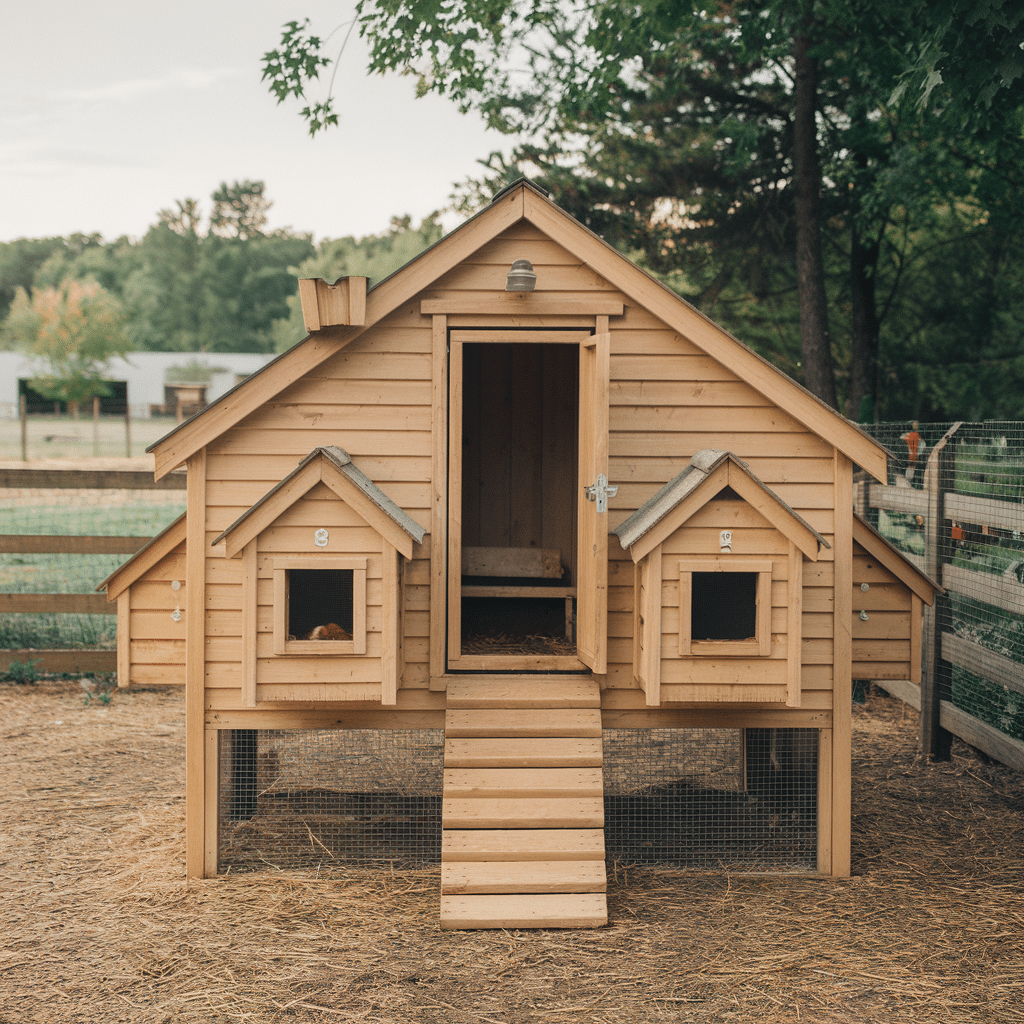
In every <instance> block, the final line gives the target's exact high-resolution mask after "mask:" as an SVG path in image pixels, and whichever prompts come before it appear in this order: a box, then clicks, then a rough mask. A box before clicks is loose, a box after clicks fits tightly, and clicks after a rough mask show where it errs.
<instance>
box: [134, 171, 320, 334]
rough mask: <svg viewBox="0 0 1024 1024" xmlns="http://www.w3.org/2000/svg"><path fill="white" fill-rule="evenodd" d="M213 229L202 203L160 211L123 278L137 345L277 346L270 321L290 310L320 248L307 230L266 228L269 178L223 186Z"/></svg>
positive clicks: (216, 196)
mask: <svg viewBox="0 0 1024 1024" xmlns="http://www.w3.org/2000/svg"><path fill="white" fill-rule="evenodd" d="M211 198H212V209H211V213H210V219H209V225H208V229H207V230H206V231H204V230H203V216H202V212H201V210H200V206H199V203H198V201H197V200H195V199H191V198H189V199H183V200H179V201H178V202H177V203H176V204H175V206H174V207H173V208H170V209H165V210H161V211H160V214H159V219H158V222H157V223H156V224H154V225H153V227H151V228H150V229H149V231H148V232H147V233H146V235H145V237H144V238H143V239H142V242H141V243H140V245H139V247H138V248H139V251H140V255H141V259H140V261H139V266H138V268H137V269H136V270H135V271H134V272H133V273H132V275H131V277H130V278H129V280H128V281H127V282H126V284H125V289H124V295H125V304H126V307H127V311H128V317H129V323H128V332H129V337H130V338H131V341H132V343H133V344H134V346H135V347H137V348H142V349H151V350H158V351H176V352H269V351H272V350H273V339H272V337H271V326H272V324H273V322H274V321H275V320H277V319H280V318H281V317H284V316H287V315H288V301H287V300H288V298H289V296H292V295H294V294H295V292H296V289H297V287H298V285H297V281H296V278H295V275H294V272H293V270H292V269H291V268H293V267H295V266H296V265H297V264H298V263H300V262H301V261H302V260H304V259H307V258H308V257H309V256H310V255H312V253H313V251H314V250H313V244H312V240H311V238H310V237H309V236H308V235H302V234H296V233H294V232H292V231H290V230H277V231H270V232H268V231H267V230H266V227H267V220H268V217H267V211H268V210H269V208H270V205H271V202H270V200H269V199H268V198H267V197H266V194H265V186H264V184H263V182H261V181H255V182H254V181H244V182H233V183H231V184H228V183H226V182H222V183H221V185H220V186H219V187H218V188H217V190H216V191H215V192H214V193H213V196H212V197H211Z"/></svg>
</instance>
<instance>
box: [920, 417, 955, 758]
mask: <svg viewBox="0 0 1024 1024" xmlns="http://www.w3.org/2000/svg"><path fill="white" fill-rule="evenodd" d="M961 426H963V423H962V422H957V423H954V424H953V426H951V427H950V428H949V430H947V431H946V433H945V434H943V436H942V440H940V441H939V442H938V444H936V445H935V448H934V449H933V451H932V453H931V455H929V456H928V464H927V466H926V467H925V471H924V489H925V491H926V492H927V494H928V516H927V518H926V520H925V554H924V558H925V563H924V564H925V572H927V573H928V575H929V576H931V578H932V579H933V580H935V582H936V583H941V582H942V566H943V564H944V563H946V562H948V561H949V560H950V557H951V556H950V551H951V547H952V538H951V531H950V522H949V520H948V519H947V518H946V494H947V493H948V492H949V491H951V490H953V489H954V486H955V480H954V472H955V469H956V458H955V455H954V451H953V446H952V445H951V444H950V441H951V440H952V438H953V435H954V434H955V433H956V432H957V431H958V430H959V429H960V427H961ZM949 621H950V616H949V597H948V596H947V595H946V594H945V593H938V594H936V595H935V603H934V604H933V605H932V606H931V608H928V609H926V612H925V621H924V630H923V636H924V664H923V666H922V672H921V752H922V753H923V754H924V756H925V757H931V758H934V759H935V760H936V761H948V760H949V755H950V746H951V744H952V742H953V735H952V733H950V732H948V731H947V730H945V729H943V728H942V726H941V724H940V720H939V709H940V706H941V701H942V696H943V693H942V689H943V688H942V683H941V680H942V675H943V670H942V634H943V631H944V630H945V628H946V627H947V626H948V625H949Z"/></svg>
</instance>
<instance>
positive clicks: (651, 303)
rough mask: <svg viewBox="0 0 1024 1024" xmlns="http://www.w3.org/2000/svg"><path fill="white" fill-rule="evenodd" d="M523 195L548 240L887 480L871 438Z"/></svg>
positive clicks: (555, 210)
mask: <svg viewBox="0 0 1024 1024" xmlns="http://www.w3.org/2000/svg"><path fill="white" fill-rule="evenodd" d="M524 197H525V198H524V202H525V216H526V219H527V220H529V221H531V222H532V223H533V224H535V225H536V226H537V227H539V228H540V229H541V230H542V231H544V232H546V233H547V234H548V235H549V236H550V237H551V238H552V240H554V241H556V242H558V243H559V244H560V245H562V246H563V247H565V248H567V249H569V251H570V252H574V253H576V254H577V255H579V256H581V258H583V259H585V260H586V262H587V263H588V264H589V265H590V266H591V267H592V268H593V269H594V270H595V271H596V272H597V273H598V274H600V275H601V276H602V277H604V278H605V279H606V280H607V281H609V283H611V284H614V285H615V286H616V287H617V288H619V289H621V290H622V291H623V292H624V293H625V294H626V295H627V296H629V297H631V298H633V299H635V300H636V301H637V302H638V303H639V304H640V305H642V306H643V307H645V308H646V309H648V310H649V311H650V312H651V313H652V314H654V315H655V316H656V317H658V318H659V319H660V320H662V321H664V322H665V323H666V324H667V325H668V326H670V327H672V328H673V329H674V330H676V331H678V332H679V333H680V334H682V335H683V336H684V337H686V338H688V339H689V340H690V341H692V342H693V343H694V344H695V345H696V346H697V347H698V348H700V349H702V350H703V351H704V352H706V353H707V354H708V355H709V356H711V357H712V358H713V359H715V360H717V361H718V362H720V363H721V364H722V365H723V366H724V367H726V368H727V369H729V370H731V371H732V372H733V373H735V374H736V375H737V376H738V377H739V378H740V379H741V380H744V381H746V382H747V383H748V384H750V386H751V387H753V388H755V389H756V390H757V391H759V392H760V393H761V394H762V395H764V396H765V397H766V398H769V399H770V400H771V401H772V402H774V403H775V404H776V405H778V406H780V407H781V408H782V409H784V410H785V411H786V412H788V413H790V414H791V415H792V416H793V417H794V418H795V419H797V420H799V421H800V422H801V423H802V424H803V425H804V426H805V427H807V428H808V429H809V430H812V431H813V432H814V433H816V434H819V435H820V436H821V437H823V438H825V440H827V441H828V442H829V443H831V444H833V445H835V447H836V448H838V449H839V450H840V451H841V452H842V453H843V454H844V455H848V456H849V457H850V458H851V459H852V460H853V461H854V462H856V463H857V465H859V466H860V467H861V468H862V469H865V470H867V472H869V473H870V474H871V475H872V476H873V477H875V478H876V479H877V480H879V481H881V482H882V483H885V482H886V481H887V480H888V476H887V470H886V459H887V453H886V451H885V449H884V448H883V447H882V446H881V445H880V444H879V443H878V442H877V441H875V439H874V438H872V437H870V436H869V435H868V434H866V433H865V432H864V431H862V430H860V429H859V428H858V427H856V426H855V425H854V424H852V423H850V422H849V421H848V420H847V419H846V418H845V417H844V416H842V415H840V414H839V413H838V412H837V411H836V410H835V409H833V408H831V407H830V406H828V405H826V404H825V403H824V402H822V401H821V399H819V398H818V397H817V396H815V395H812V394H811V392H810V391H808V390H807V389H806V388H803V387H801V386H800V385H799V384H797V383H796V381H793V380H791V379H790V378H789V377H787V376H786V375H785V374H784V373H783V372H782V371H781V370H778V369H777V368H776V367H774V366H772V364H771V363H769V362H768V360H767V359H764V358H763V357H762V356H759V355H758V354H757V353H756V352H754V351H753V350H752V349H750V348H747V346H746V345H744V344H743V342H741V341H740V340H739V339H738V338H734V337H733V336H732V335H731V334H729V333H728V332H727V331H725V330H723V329H722V328H721V327H719V326H718V324H716V323H715V322H714V321H712V320H711V319H709V318H708V317H707V316H705V315H704V314H703V313H701V312H700V311H699V310H697V309H695V308H694V307H693V306H691V305H690V303H688V302H687V301H686V300H685V299H683V298H682V297H681V296H679V295H677V294H676V293H675V292H673V291H671V290H670V289H669V288H667V287H665V285H663V284H662V283H661V282H660V281H657V280H656V279H655V278H653V277H651V276H650V275H649V274H647V273H645V272H644V271H643V270H641V269H640V268H639V267H637V266H635V265H634V264H633V263H631V262H630V261H629V260H628V259H626V258H625V257H623V256H622V255H621V253H619V252H617V251H616V250H615V249H614V248H612V246H610V245H609V244H608V243H607V242H605V241H604V239H602V238H600V237H599V236H597V235H595V234H594V233H593V232H592V231H590V230H589V229H588V228H587V227H585V226H584V225H582V224H580V223H579V221H577V220H575V219H574V218H573V217H570V216H569V214H567V213H566V212H565V211H564V210H561V209H559V207H558V206H556V205H555V204H554V203H552V202H551V201H550V200H546V199H543V198H542V197H541V196H539V195H537V194H536V193H534V192H529V191H528V192H525V193H524ZM581 242H582V244H581ZM613 257H614V258H613Z"/></svg>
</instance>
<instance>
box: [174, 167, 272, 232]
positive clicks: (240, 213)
mask: <svg viewBox="0 0 1024 1024" xmlns="http://www.w3.org/2000/svg"><path fill="white" fill-rule="evenodd" d="M265 189H266V186H265V185H264V183H263V182H262V181H249V180H246V181H235V182H232V183H231V184H230V185H228V184H227V182H221V184H220V187H219V188H218V189H217V190H216V191H215V192H214V193H213V195H212V197H211V198H212V199H213V210H212V211H211V213H210V233H211V234H213V235H219V236H220V237H222V238H240V239H243V240H247V239H252V238H257V237H259V236H260V235H262V234H263V229H264V228H265V227H266V226H267V220H268V218H267V211H268V210H269V209H270V207H271V205H272V203H271V201H270V200H269V199H267V197H266V195H265V194H264V192H265ZM187 202H190V203H193V204H194V203H195V201H194V200H188V201H187ZM183 212H184V211H183ZM189 212H190V214H191V213H192V212H193V211H191V210H190V211H189Z"/></svg>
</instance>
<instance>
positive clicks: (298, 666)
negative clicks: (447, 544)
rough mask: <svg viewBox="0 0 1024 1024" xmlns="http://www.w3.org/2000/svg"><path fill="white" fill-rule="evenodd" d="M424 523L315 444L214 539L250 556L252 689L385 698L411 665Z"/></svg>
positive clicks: (245, 608)
mask: <svg viewBox="0 0 1024 1024" xmlns="http://www.w3.org/2000/svg"><path fill="white" fill-rule="evenodd" d="M424 532H425V531H424V530H423V528H422V527H421V526H419V524H418V523H416V522H415V520H413V519H412V518H411V517H410V516H409V515H408V514H407V513H406V512H404V511H403V510H402V509H401V508H399V507H398V506H397V505H396V504H395V503H394V502H393V501H392V500H391V499H390V498H389V497H388V496H387V495H386V494H384V492H383V491H381V490H380V488H379V487H377V486H376V484H374V483H373V481H372V480H370V479H369V478H368V477H367V476H366V475H365V474H364V473H362V472H361V471H360V470H359V469H357V468H356V466H355V465H354V464H353V462H352V459H351V457H350V456H349V454H348V453H347V452H346V451H344V450H343V449H341V448H337V447H324V448H316V449H314V450H313V451H312V452H311V453H310V454H309V455H307V456H306V458H304V459H303V460H302V462H300V463H299V465H298V467H297V468H296V469H295V470H294V471H293V472H292V473H290V474H289V475H288V476H286V477H285V478H284V479H283V480H282V481H281V482H280V483H279V484H277V485H276V486H275V487H273V488H272V489H271V490H270V491H268V492H267V493H266V494H265V495H264V496H263V497H262V498H260V500H259V501H257V502H256V504H254V505H253V506H252V507H251V508H249V509H248V510H247V511H246V512H245V513H244V514H243V515H242V516H240V517H239V518H238V519H237V520H236V521H235V522H234V523H232V524H231V526H229V527H228V528H227V529H226V530H225V531H224V532H223V533H222V534H220V536H218V537H217V538H216V539H215V540H214V541H213V546H214V547H217V546H218V545H221V544H223V546H224V547H223V550H224V553H225V555H226V556H227V557H228V558H237V557H239V556H241V559H242V690H243V695H244V698H245V703H246V704H247V705H248V706H250V707H255V706H256V704H257V702H258V701H266V700H302V701H315V702H320V701H346V700H364V701H365V700H379V701H380V702H381V703H382V704H384V705H393V704H395V702H396V700H397V689H398V681H399V679H400V677H401V673H402V657H401V646H402V645H401V638H402V630H401V610H402V564H403V559H404V560H406V561H407V560H410V559H411V558H412V555H413V547H414V545H415V544H419V543H420V542H421V541H422V540H423V536H424Z"/></svg>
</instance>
